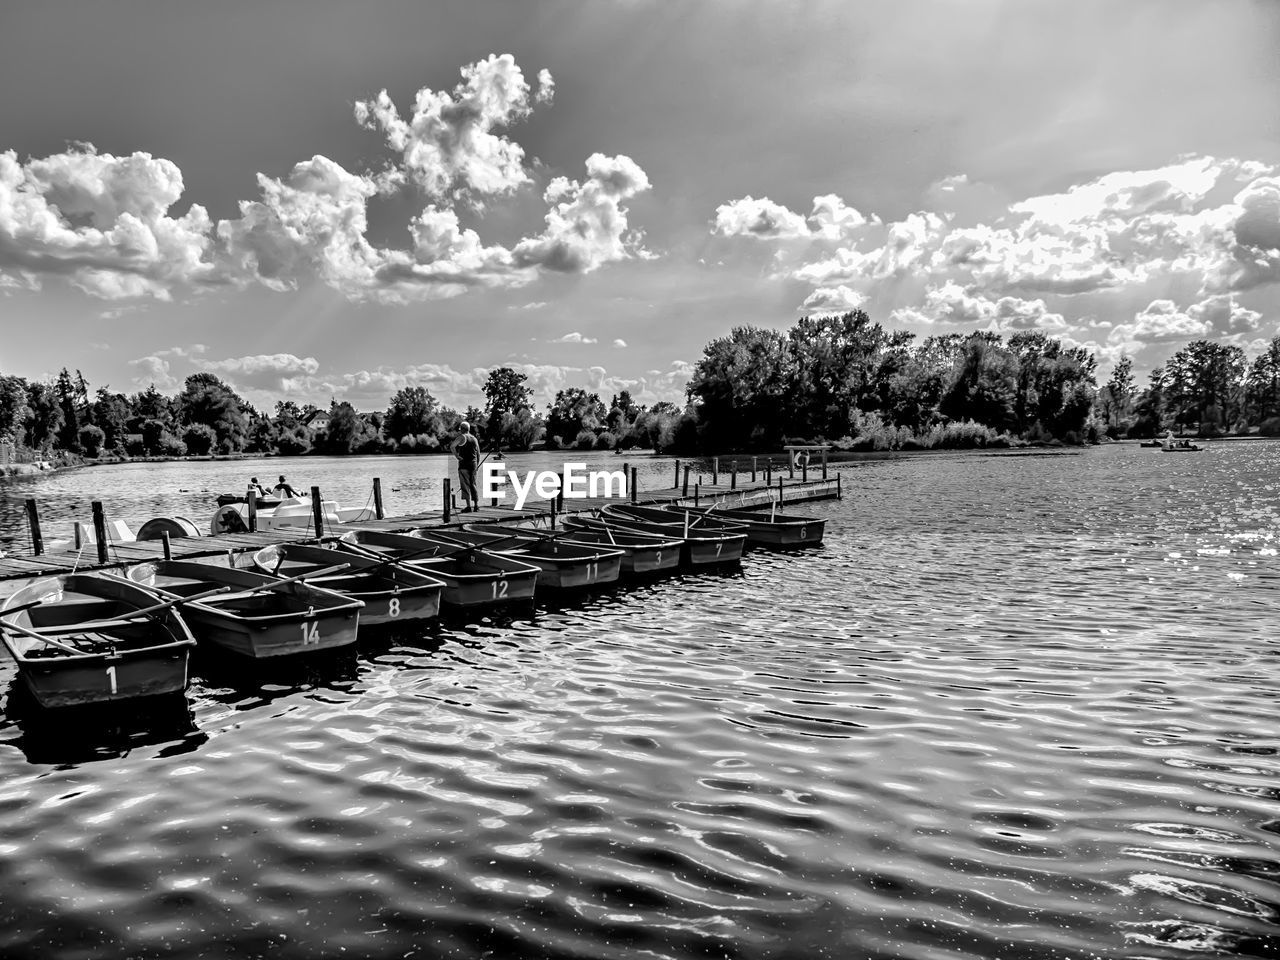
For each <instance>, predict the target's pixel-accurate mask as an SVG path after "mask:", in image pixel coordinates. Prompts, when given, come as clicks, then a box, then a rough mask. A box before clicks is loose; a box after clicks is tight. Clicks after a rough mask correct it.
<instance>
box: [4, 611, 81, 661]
mask: <svg viewBox="0 0 1280 960" xmlns="http://www.w3.org/2000/svg"><path fill="white" fill-rule="evenodd" d="M0 629H4V630H12V631H13V632H14V633H19V634H22V636H24V637H30V638H31V639H32V640H39V641H40V642H41V643H47V644H48V645H49V646H51V647H57V648H58V649H59V650H62V651H64V652H66V653H74V654H75V655H76V656H77V657H78V656H80V655H81V654H83V653H84V651H83V650H78V649H76V648H75V647H72V646H69V645H68V644H65V643H59V642H58V641H57V640H53V639H50V638H49V637H46V636H45V635H44V634H43V633H36V632H35V631H34V630H28V629H27V628H26V627H20V626H18V625H17V624H16V623H9V622H8V621H5V620H0Z"/></svg>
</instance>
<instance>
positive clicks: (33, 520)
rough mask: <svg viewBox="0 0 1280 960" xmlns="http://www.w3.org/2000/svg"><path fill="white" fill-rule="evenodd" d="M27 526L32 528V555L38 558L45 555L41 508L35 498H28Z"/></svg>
mask: <svg viewBox="0 0 1280 960" xmlns="http://www.w3.org/2000/svg"><path fill="white" fill-rule="evenodd" d="M27 526H29V527H30V528H31V554H32V556H36V557H38V556H40V555H41V554H42V553H44V536H43V535H42V534H41V533H40V508H39V507H38V506H37V505H36V498H35V497H28V498H27Z"/></svg>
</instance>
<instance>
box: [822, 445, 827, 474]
mask: <svg viewBox="0 0 1280 960" xmlns="http://www.w3.org/2000/svg"><path fill="white" fill-rule="evenodd" d="M822 479H823V480H825V479H827V448H826V447H823V448H822Z"/></svg>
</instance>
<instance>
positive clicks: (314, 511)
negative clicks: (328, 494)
mask: <svg viewBox="0 0 1280 960" xmlns="http://www.w3.org/2000/svg"><path fill="white" fill-rule="evenodd" d="M311 519H312V520H313V521H314V522H315V525H316V539H317V540H319V539H320V538H321V537H323V536H324V505H323V504H322V503H321V501H320V488H319V487H312V488H311Z"/></svg>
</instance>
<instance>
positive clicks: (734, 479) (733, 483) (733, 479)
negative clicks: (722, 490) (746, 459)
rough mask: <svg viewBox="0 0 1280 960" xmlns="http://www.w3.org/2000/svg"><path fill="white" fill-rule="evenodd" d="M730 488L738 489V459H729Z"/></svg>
mask: <svg viewBox="0 0 1280 960" xmlns="http://www.w3.org/2000/svg"><path fill="white" fill-rule="evenodd" d="M729 489H730V490H737V489H738V461H737V460H730V461H729Z"/></svg>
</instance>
